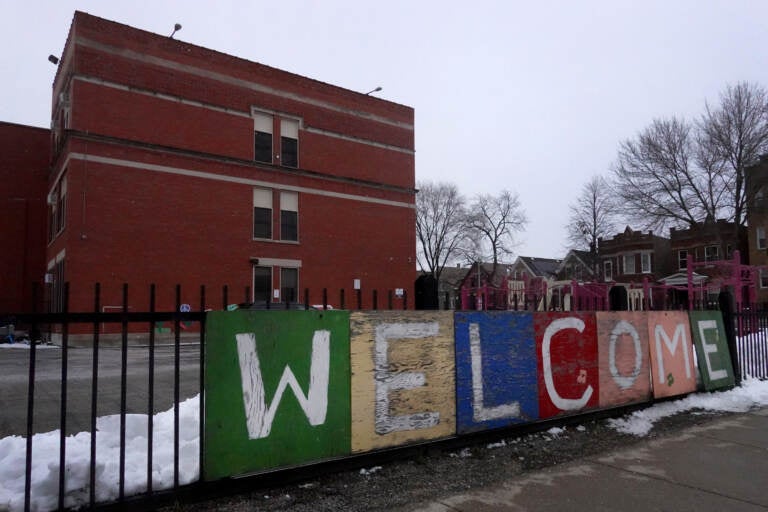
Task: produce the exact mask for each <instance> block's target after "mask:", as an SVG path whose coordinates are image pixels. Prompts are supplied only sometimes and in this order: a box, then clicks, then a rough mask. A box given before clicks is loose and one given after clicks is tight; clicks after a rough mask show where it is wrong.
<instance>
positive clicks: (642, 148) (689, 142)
mask: <svg viewBox="0 0 768 512" xmlns="http://www.w3.org/2000/svg"><path fill="white" fill-rule="evenodd" d="M767 151H768V92H766V90H765V89H764V88H763V87H760V86H758V85H755V84H751V83H747V82H741V83H738V84H736V85H734V86H728V87H727V88H726V89H725V91H723V93H722V94H721V95H720V101H719V103H718V104H717V105H716V106H710V105H709V104H705V112H704V114H703V115H702V116H701V118H700V119H699V121H698V122H697V123H695V124H694V125H691V124H689V123H687V122H685V121H683V120H680V119H677V118H674V117H673V118H669V119H662V120H655V121H654V122H653V123H652V124H651V126H649V127H648V128H646V129H645V130H643V131H642V132H641V133H640V134H639V135H638V136H637V137H636V138H635V139H632V140H628V141H625V142H623V143H621V145H620V147H619V155H618V159H617V162H616V164H615V165H614V168H613V177H614V190H615V191H616V194H617V197H618V199H619V200H620V204H621V205H622V212H623V213H624V214H625V216H626V217H627V218H628V219H630V220H632V221H634V222H635V223H637V224H640V225H641V226H643V227H644V228H654V229H663V228H666V227H668V226H670V225H678V226H681V225H683V226H684V225H694V224H696V223H699V222H702V221H704V220H706V219H707V218H712V219H716V218H718V217H723V218H728V219H732V220H733V221H734V223H735V224H736V226H737V229H738V226H741V225H743V224H744V223H745V222H746V219H745V215H744V211H745V206H746V202H747V200H748V198H747V197H746V195H747V192H746V187H745V176H744V173H745V169H746V168H747V167H749V166H750V165H752V164H754V163H756V162H757V161H758V159H759V157H760V156H761V155H762V154H764V153H766V152H767Z"/></svg>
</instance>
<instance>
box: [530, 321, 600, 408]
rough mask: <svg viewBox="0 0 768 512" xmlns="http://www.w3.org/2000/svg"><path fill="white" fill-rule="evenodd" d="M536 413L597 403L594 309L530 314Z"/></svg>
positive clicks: (592, 405) (583, 406)
mask: <svg viewBox="0 0 768 512" xmlns="http://www.w3.org/2000/svg"><path fill="white" fill-rule="evenodd" d="M534 331H535V335H536V356H537V362H536V364H537V366H538V381H539V417H540V418H542V419H544V418H548V417H550V416H555V415H557V414H573V413H575V412H576V411H580V410H583V409H586V408H591V407H597V406H598V397H599V390H600V383H599V381H600V379H599V376H598V365H597V328H596V322H595V314H594V313H537V314H536V315H534Z"/></svg>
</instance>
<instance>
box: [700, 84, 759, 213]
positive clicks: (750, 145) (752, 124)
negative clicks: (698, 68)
mask: <svg viewBox="0 0 768 512" xmlns="http://www.w3.org/2000/svg"><path fill="white" fill-rule="evenodd" d="M699 130H700V134H701V135H700V145H701V146H702V147H705V148H706V149H707V151H708V154H709V156H710V158H712V160H713V162H714V163H715V165H717V166H719V168H720V169H721V172H722V173H723V174H724V175H725V176H726V177H727V180H726V185H727V190H728V202H727V206H728V207H729V209H730V210H731V214H732V217H733V220H734V222H735V223H736V225H737V226H740V225H742V224H744V222H745V220H746V219H745V218H744V217H745V215H744V210H745V207H746V202H747V199H748V198H747V197H746V195H747V194H746V187H745V183H744V178H745V176H744V171H745V169H746V168H747V167H749V166H750V165H753V164H755V163H756V162H757V160H758V159H759V157H760V156H761V155H762V154H764V153H765V152H766V151H768V93H766V90H765V89H764V88H763V87H760V86H758V85H756V84H751V83H748V82H740V83H738V84H736V85H733V86H731V85H729V86H728V87H726V89H725V91H724V92H723V93H721V94H720V104H719V105H717V106H716V107H710V105H709V104H707V105H706V110H705V112H704V114H703V115H702V117H701V120H700V121H699Z"/></svg>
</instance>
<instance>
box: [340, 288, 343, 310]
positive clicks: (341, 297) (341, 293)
mask: <svg viewBox="0 0 768 512" xmlns="http://www.w3.org/2000/svg"><path fill="white" fill-rule="evenodd" d="M339 305H340V307H341V309H344V288H342V289H341V290H340V291H339Z"/></svg>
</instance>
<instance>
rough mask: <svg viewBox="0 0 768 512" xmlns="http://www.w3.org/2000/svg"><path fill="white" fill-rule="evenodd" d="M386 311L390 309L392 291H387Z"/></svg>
mask: <svg viewBox="0 0 768 512" xmlns="http://www.w3.org/2000/svg"><path fill="white" fill-rule="evenodd" d="M387 309H390V310H391V309H392V290H387Z"/></svg>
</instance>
